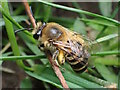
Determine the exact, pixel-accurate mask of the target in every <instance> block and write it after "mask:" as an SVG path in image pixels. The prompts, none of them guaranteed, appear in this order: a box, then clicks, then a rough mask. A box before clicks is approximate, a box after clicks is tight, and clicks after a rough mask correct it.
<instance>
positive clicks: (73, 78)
mask: <svg viewBox="0 0 120 90" xmlns="http://www.w3.org/2000/svg"><path fill="white" fill-rule="evenodd" d="M40 69H41V67H39V66H38V67H36V69H35V72H34V73H32V72H29V71H27V72H26V73H27V74H28V75H30V76H32V77H34V78H36V79H38V80H42V81H44V82H48V83H51V84H52V85H55V86H57V87H59V88H61V87H62V86H61V84H60V81H59V80H58V78H57V76H56V75H55V73H54V72H53V70H52V68H51V67H47V68H45V69H44V70H40ZM63 76H64V78H65V80H66V82H67V84H68V86H69V87H70V88H76V86H77V87H79V88H81V87H84V88H102V87H101V86H100V85H98V84H96V83H93V82H90V81H87V80H85V79H83V78H81V77H78V76H77V75H74V74H72V73H69V72H67V71H65V72H63ZM71 84H72V85H71Z"/></svg>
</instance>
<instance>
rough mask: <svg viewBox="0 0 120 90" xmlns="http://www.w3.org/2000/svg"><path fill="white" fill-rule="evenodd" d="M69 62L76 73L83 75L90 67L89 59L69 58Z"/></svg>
mask: <svg viewBox="0 0 120 90" xmlns="http://www.w3.org/2000/svg"><path fill="white" fill-rule="evenodd" d="M67 60H68V62H69V63H70V65H71V67H72V69H73V70H74V71H75V72H79V73H82V72H84V71H85V70H86V69H87V67H88V58H73V57H69V58H67Z"/></svg>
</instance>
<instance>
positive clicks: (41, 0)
mask: <svg viewBox="0 0 120 90" xmlns="http://www.w3.org/2000/svg"><path fill="white" fill-rule="evenodd" d="M37 1H39V2H41V3H43V4H46V5H49V6H52V7H56V8H61V9H64V10H68V11H72V12H76V13H82V14H86V15H89V16H93V17H96V18H101V19H105V20H108V21H111V22H113V23H115V24H116V25H120V22H118V21H116V20H114V19H111V18H108V17H105V16H101V15H98V14H95V13H91V12H88V11H84V10H80V9H75V8H71V7H66V6H62V5H58V4H54V3H50V2H46V1H43V0H37Z"/></svg>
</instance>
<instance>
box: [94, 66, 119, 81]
mask: <svg viewBox="0 0 120 90" xmlns="http://www.w3.org/2000/svg"><path fill="white" fill-rule="evenodd" d="M95 66H96V68H97V70H98V72H99V73H100V74H101V75H102V76H103V78H104V79H106V80H107V81H109V82H114V83H117V82H118V78H117V76H116V75H115V74H114V73H113V72H112V71H110V70H109V69H108V68H107V67H106V66H105V65H102V64H95Z"/></svg>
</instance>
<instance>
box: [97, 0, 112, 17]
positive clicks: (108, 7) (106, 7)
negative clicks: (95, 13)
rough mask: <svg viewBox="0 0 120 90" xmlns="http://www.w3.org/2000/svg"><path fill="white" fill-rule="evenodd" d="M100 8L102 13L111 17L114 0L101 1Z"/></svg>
mask: <svg viewBox="0 0 120 90" xmlns="http://www.w3.org/2000/svg"><path fill="white" fill-rule="evenodd" d="M99 8H100V11H101V13H102V15H104V16H107V17H110V16H111V11H112V1H111V0H109V2H99Z"/></svg>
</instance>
